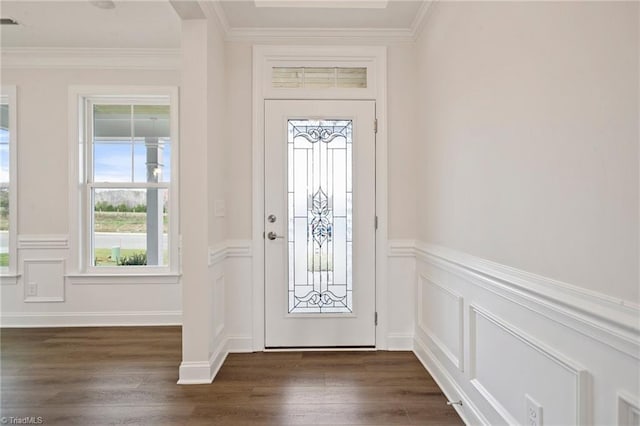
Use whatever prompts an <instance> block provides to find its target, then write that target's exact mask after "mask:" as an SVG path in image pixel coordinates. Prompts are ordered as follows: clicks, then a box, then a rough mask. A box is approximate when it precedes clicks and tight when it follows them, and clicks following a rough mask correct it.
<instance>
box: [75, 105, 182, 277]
mask: <svg viewBox="0 0 640 426" xmlns="http://www.w3.org/2000/svg"><path fill="white" fill-rule="evenodd" d="M142 101H143V100H132V102H131V103H124V102H123V103H117V104H101V103H94V104H93V105H92V106H91V109H90V117H91V119H92V120H93V123H92V125H91V127H90V129H92V130H93V135H92V141H93V143H92V146H91V151H89V152H87V153H86V154H87V155H88V156H89V159H90V161H89V162H88V164H89V165H90V167H91V166H92V167H91V169H90V170H88V173H87V178H88V182H87V185H88V189H89V192H88V202H89V203H90V204H89V205H90V207H91V210H92V216H91V217H90V218H89V220H90V225H91V227H90V229H91V231H90V234H89V235H90V238H91V247H92V259H91V261H92V262H93V265H94V266H102V267H104V266H168V265H169V247H168V240H169V238H168V236H169V213H170V212H169V209H168V206H169V192H170V191H169V182H170V180H171V139H170V129H169V127H170V126H169V122H170V120H169V115H170V114H169V112H170V111H169V105H164V104H161V105H158V104H152V105H147V104H140V103H138V102H142Z"/></svg>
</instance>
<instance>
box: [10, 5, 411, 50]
mask: <svg viewBox="0 0 640 426" xmlns="http://www.w3.org/2000/svg"><path fill="white" fill-rule="evenodd" d="M187 2H189V0H172V1H171V2H170V1H169V0H145V1H138V0H115V1H114V3H115V7H114V8H113V9H101V8H98V7H96V6H94V5H92V4H91V3H90V2H89V0H71V1H69V0H66V1H57V0H45V1H31V0H14V1H11V0H2V1H1V2H0V15H1V16H2V17H3V18H8V17H10V18H13V19H15V20H16V21H18V23H19V24H20V25H17V26H12V25H3V26H2V27H1V31H0V37H1V38H0V41H1V44H2V47H17V48H20V47H82V48H91V47H95V48H178V47H180V17H179V15H178V13H176V11H178V12H181V13H182V10H185V8H183V7H181V6H180V5H179V3H182V4H183V5H184V4H187ZM172 3H174V4H176V3H178V5H177V6H176V7H175V8H174V7H173V5H172ZM190 3H191V4H192V5H193V2H190ZM423 3H424V2H423V1H422V0H389V1H384V0H340V1H335V0H333V1H332V0H280V1H275V0H258V1H257V2H256V1H254V0H250V1H247V0H224V1H217V0H204V1H200V2H199V4H200V5H201V7H202V9H203V10H204V12H205V14H209V15H212V14H215V15H217V16H218V17H219V18H220V21H221V22H222V24H223V26H224V29H225V31H226V32H227V34H229V33H233V34H242V33H243V32H244V33H247V34H249V33H250V34H252V35H253V36H254V37H255V36H258V37H259V35H260V34H261V33H260V32H261V31H270V30H271V31H273V30H279V31H281V32H283V33H285V34H286V31H287V30H292V31H297V33H296V34H299V33H300V31H301V30H305V29H314V30H323V31H325V32H327V31H329V32H330V31H332V30H342V31H360V30H362V31H364V30H367V31H369V32H372V31H373V32H375V31H377V30H379V31H393V30H396V31H405V32H411V31H414V30H415V27H416V25H417V21H418V20H419V19H417V18H416V17H419V16H421V14H422V10H423V9H424V5H423ZM256 4H257V5H256ZM182 15H183V16H184V14H183V13H182Z"/></svg>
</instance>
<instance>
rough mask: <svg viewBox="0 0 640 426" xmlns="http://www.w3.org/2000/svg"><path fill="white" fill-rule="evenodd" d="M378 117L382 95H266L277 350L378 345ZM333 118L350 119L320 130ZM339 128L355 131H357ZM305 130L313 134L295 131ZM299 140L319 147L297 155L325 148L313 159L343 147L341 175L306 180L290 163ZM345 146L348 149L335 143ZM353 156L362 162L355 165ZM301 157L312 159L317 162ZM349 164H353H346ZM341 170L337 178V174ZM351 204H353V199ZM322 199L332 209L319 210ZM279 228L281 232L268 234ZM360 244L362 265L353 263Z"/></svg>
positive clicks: (270, 299) (270, 294) (272, 344)
mask: <svg viewBox="0 0 640 426" xmlns="http://www.w3.org/2000/svg"><path fill="white" fill-rule="evenodd" d="M306 120H308V121H306ZM335 120H340V121H335ZM374 120H375V102H374V101H332V100H302V101H301V100H296V101H291V100H269V101H265V133H264V134H265V142H264V144H265V146H264V153H265V155H264V158H265V165H264V167H265V168H264V170H265V180H264V193H265V204H264V206H265V210H264V230H265V239H264V253H265V347H267V348H282V347H373V346H375V340H376V339H375V337H376V333H375V331H376V330H375V294H376V288H375V278H376V274H375V271H376V268H375V255H376V253H375V243H376V238H375V215H376V213H375V210H376V200H375V195H376V193H375V191H376V185H375V178H376V172H375V162H376V158H375V130H374ZM330 123H333V124H335V123H341V125H340V126H338V127H330V129H332V130H331V131H330V132H328V133H327V134H326V136H327V139H322V135H319V134H318V133H314V131H316V130H318V129H320V128H322V129H326V128H327V127H317V126H326V125H329V124H330ZM343 125H344V126H343ZM303 126H308V127H303ZM299 129H306V130H299ZM334 129H338V130H341V131H343V132H344V133H345V134H346V133H348V138H347V137H345V136H344V135H343V134H340V133H338V130H335V131H334ZM344 129H348V130H344ZM296 131H298V132H299V134H300V135H303V136H304V137H305V138H301V137H297V138H294V137H293V136H294V134H295V132H296ZM307 132H309V133H307ZM310 134H311V135H310ZM314 137H315V139H314ZM294 140H295V141H296V144H300V143H302V144H305V146H307V147H308V148H313V147H315V148H313V149H307V150H295V152H296V153H298V154H295V155H302V156H303V157H302V158H307V157H306V156H307V155H309V156H310V157H309V158H311V157H313V156H314V155H316V156H318V157H314V161H315V162H313V164H317V161H318V158H322V156H325V158H327V156H331V158H332V159H333V158H334V153H335V158H336V163H335V170H336V172H335V173H336V174H332V173H330V172H327V171H323V172H319V171H318V169H316V172H315V173H316V174H314V172H312V171H311V169H309V171H308V173H307V172H304V178H303V179H301V175H300V174H299V172H297V173H296V174H295V177H296V178H297V180H296V178H294V173H293V171H292V170H293V169H291V170H290V169H289V161H293V158H294V154H293V152H294V150H293V147H294V146H300V145H294V144H293V141H294ZM347 140H349V142H347ZM351 140H352V141H353V143H352V144H351V143H350V141H351ZM288 142H291V143H288ZM331 144H333V145H331ZM339 144H342V145H339ZM337 146H343V147H345V148H344V150H333V149H332V148H335V147H337ZM347 146H348V147H349V148H348V149H349V150H351V149H352V156H351V154H347V152H350V151H348V150H347V148H346V147H347ZM330 147H331V148H330ZM351 147H352V148H351ZM322 150H324V151H322ZM323 152H324V154H323ZM314 153H315V154H314ZM351 157H352V163H351V164H347V163H348V161H349V160H348V159H349V158H351ZM295 158H299V157H295ZM309 161H310V160H309ZM296 164H300V163H296ZM301 164H303V165H302V166H301V167H307V166H306V164H307V160H306V159H305V160H303V163H301ZM309 164H311V163H309ZM325 164H329V166H327V167H330V168H328V169H327V170H333V168H334V163H333V162H332V161H329V162H328V163H325ZM338 165H340V167H338ZM343 169H344V170H347V169H348V172H343V173H340V172H337V171H338V170H343ZM345 173H346V175H345ZM351 173H352V178H351V177H350V176H351V175H350V174H351ZM307 176H309V178H308V179H307ZM332 176H336V179H335V181H334V180H333V177H332ZM338 176H342V178H343V179H346V180H347V181H349V182H352V192H351V189H347V187H346V186H343V187H341V185H347V184H346V183H343V184H340V183H338V181H339V180H340V179H339V178H338ZM346 176H349V178H346ZM349 188H351V187H349ZM300 191H302V192H303V195H302V196H300V193H301V192H300ZM325 192H326V194H325ZM294 194H296V195H295V196H294ZM340 194H342V195H340ZM346 194H348V195H346ZM334 195H335V196H334ZM289 200H290V201H291V204H290V205H289ZM294 200H295V203H294ZM345 200H348V201H345ZM351 200H352V201H351ZM351 203H352V206H353V207H352V209H351V208H350V207H347V206H351ZM294 204H295V207H294ZM320 206H322V208H323V209H324V210H323V212H324V213H319V212H318V209H319V208H320ZM294 211H295V212H294ZM301 211H302V213H300V212H301ZM340 211H342V213H339V212H340ZM300 214H302V215H303V216H304V217H303V218H302V217H300ZM289 216H291V218H290V217H289ZM320 220H322V221H324V222H323V223H325V226H324V227H315V226H313V223H316V224H317V223H319V222H314V221H320ZM294 224H295V226H294ZM351 224H352V225H351ZM294 228H295V229H294ZM320 229H321V230H323V231H324V233H322V232H320V231H319V230H320ZM351 229H352V232H350V230H351ZM348 230H349V231H348ZM316 231H318V232H316ZM269 233H272V234H271V238H273V239H270V238H269V237H268V236H269ZM351 241H352V243H351ZM301 242H302V244H301ZM351 244H352V267H351V268H349V266H347V265H348V264H349V261H348V260H347V259H348V257H349V256H348V254H349V253H350V252H351ZM296 247H297V248H296ZM290 250H291V252H290ZM314 250H315V251H314ZM294 253H295V254H294ZM290 256H291V257H290ZM290 259H292V260H291V261H290ZM293 259H295V261H294V260H293ZM294 284H295V285H296V287H295V290H294ZM298 284H299V285H298ZM298 296H299V297H298Z"/></svg>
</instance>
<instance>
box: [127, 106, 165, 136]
mask: <svg viewBox="0 0 640 426" xmlns="http://www.w3.org/2000/svg"><path fill="white" fill-rule="evenodd" d="M133 129H134V130H133V131H134V135H135V137H136V138H140V137H142V138H156V140H157V138H162V137H164V138H168V137H169V136H170V133H169V105H134V106H133Z"/></svg>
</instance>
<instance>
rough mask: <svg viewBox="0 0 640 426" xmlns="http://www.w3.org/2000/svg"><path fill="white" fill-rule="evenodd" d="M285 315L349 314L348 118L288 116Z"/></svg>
mask: <svg viewBox="0 0 640 426" xmlns="http://www.w3.org/2000/svg"><path fill="white" fill-rule="evenodd" d="M287 130H288V131H287V134H288V191H287V192H288V194H287V195H288V210H289V212H288V217H289V230H288V238H287V241H288V244H289V259H288V260H289V292H288V293H289V297H288V306H289V309H288V312H289V313H351V312H352V311H353V294H352V291H353V286H352V271H351V261H352V258H351V257H352V256H351V255H352V240H351V237H352V232H351V224H352V211H353V207H352V201H353V198H352V194H353V188H352V180H351V163H352V161H351V156H352V143H353V137H352V136H353V122H352V121H351V120H322V121H318V120H288V129H287Z"/></svg>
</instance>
